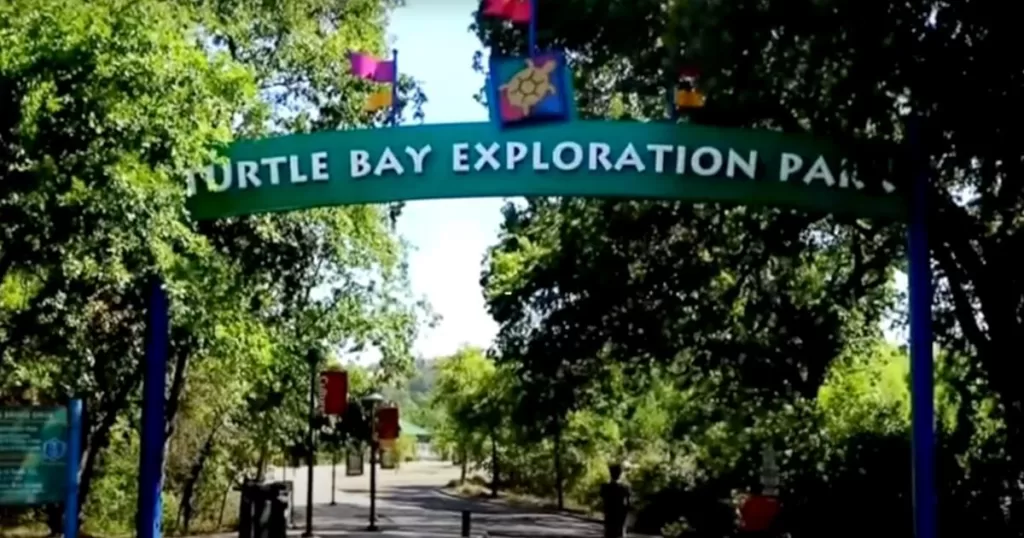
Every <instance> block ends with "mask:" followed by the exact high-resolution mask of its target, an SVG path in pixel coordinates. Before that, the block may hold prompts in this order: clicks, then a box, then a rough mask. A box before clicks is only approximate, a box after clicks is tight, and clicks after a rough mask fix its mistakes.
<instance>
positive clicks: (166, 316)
mask: <svg viewBox="0 0 1024 538" xmlns="http://www.w3.org/2000/svg"><path fill="white" fill-rule="evenodd" d="M147 294H148V298H147V302H148V309H147V312H146V329H147V331H146V356H145V364H143V366H142V368H143V377H142V440H141V441H142V442H141V450H140V452H139V511H138V516H137V517H138V519H137V520H136V526H137V529H136V531H137V536H138V537H139V538H161V529H160V523H161V519H162V517H163V506H162V499H161V495H160V493H161V490H162V485H163V476H164V435H165V431H166V430H165V421H166V417H165V416H164V406H165V403H166V388H167V387H166V385H167V349H168V347H169V343H170V342H169V338H170V312H169V306H168V300H167V291H166V290H164V287H163V282H162V281H161V279H160V278H158V277H154V278H153V279H152V280H151V281H150V283H149V285H148V289H147Z"/></svg>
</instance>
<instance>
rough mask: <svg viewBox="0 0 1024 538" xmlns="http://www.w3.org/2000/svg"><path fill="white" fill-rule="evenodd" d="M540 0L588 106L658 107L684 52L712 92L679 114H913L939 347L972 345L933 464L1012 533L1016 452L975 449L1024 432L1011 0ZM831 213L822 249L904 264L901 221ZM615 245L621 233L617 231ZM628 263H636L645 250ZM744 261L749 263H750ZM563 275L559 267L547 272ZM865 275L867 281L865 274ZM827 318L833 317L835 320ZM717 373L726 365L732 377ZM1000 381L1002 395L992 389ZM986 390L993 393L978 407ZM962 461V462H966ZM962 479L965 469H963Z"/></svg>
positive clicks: (503, 39)
mask: <svg viewBox="0 0 1024 538" xmlns="http://www.w3.org/2000/svg"><path fill="white" fill-rule="evenodd" d="M542 9H543V13H544V15H543V17H540V19H539V21H540V23H539V28H538V41H539V44H540V46H542V47H546V46H555V47H560V48H565V49H567V50H568V51H569V57H570V58H571V59H572V63H573V68H574V73H575V75H576V77H575V78H576V88H577V95H578V100H579V103H580V106H581V109H582V111H583V113H584V114H587V115H589V116H597V117H602V116H620V117H633V118H659V117H663V116H664V114H663V112H662V103H663V102H664V97H663V96H664V92H665V88H666V86H667V85H668V84H669V83H671V82H672V81H673V79H674V78H675V74H676V73H677V72H678V69H679V68H681V67H683V66H691V67H696V68H697V69H699V70H700V72H701V73H702V75H701V82H700V83H701V86H702V89H703V90H704V91H705V92H706V93H707V94H708V96H709V100H708V105H707V106H706V107H705V108H704V109H702V110H700V111H697V112H694V113H692V114H690V115H689V117H687V118H684V121H693V122H699V123H706V124H712V125H728V126H737V127H758V128H768V129H775V130H782V131H788V132H807V133H811V134H814V135H819V136H829V137H832V138H835V139H838V140H840V141H842V140H851V139H871V140H877V141H887V142H890V143H904V142H905V141H906V138H907V136H906V134H907V128H906V126H907V123H908V120H909V118H911V117H916V118H918V119H919V121H920V122H921V124H920V130H919V132H920V133H921V134H922V140H921V143H922V145H923V147H924V148H925V150H926V153H927V154H928V157H929V158H928V163H927V164H928V168H929V170H930V172H931V176H932V179H933V184H932V192H931V200H930V202H931V205H932V209H933V212H932V215H931V216H932V219H931V223H932V239H931V248H932V255H933V264H934V267H935V268H936V269H937V271H936V281H935V286H936V289H937V292H938V301H937V304H936V312H935V321H936V323H937V328H938V329H939V330H938V334H937V336H938V340H939V341H940V342H941V343H942V345H943V346H944V347H946V348H948V349H949V350H951V351H953V352H954V353H958V354H963V355H964V356H966V357H969V358H968V359H966V360H967V362H969V363H970V364H969V365H965V366H963V367H956V368H957V369H959V373H960V375H958V376H957V379H956V380H955V382H954V384H953V388H954V390H955V392H956V394H957V398H958V400H959V402H960V405H959V411H958V413H959V414H960V416H961V420H959V421H958V422H957V424H958V426H957V429H956V431H955V432H952V434H951V436H950V437H949V438H947V439H945V440H944V448H945V449H944V451H943V455H944V456H945V459H944V460H943V461H944V462H947V463H943V469H944V471H943V472H944V476H946V477H947V479H948V480H949V483H948V487H945V486H944V487H943V488H942V489H943V491H948V492H950V493H949V499H948V500H944V501H943V503H945V504H944V505H945V506H956V507H962V506H967V505H971V506H981V505H987V506H988V508H984V509H980V508H979V510H980V511H978V512H975V513H976V514H982V513H984V514H986V515H984V516H981V515H979V516H978V517H983V518H984V519H985V520H986V521H987V522H990V523H985V524H992V525H1005V524H1006V522H1005V521H1003V522H999V523H997V521H999V520H1000V519H1005V518H1007V517H1009V518H1011V519H1013V521H1014V523H1011V524H1009V525H1010V527H1011V528H1012V529H1013V530H1012V532H1013V533H1015V534H1019V532H1020V525H1021V523H1020V518H1019V517H1016V516H1014V515H1013V514H1016V513H1017V512H1019V510H1020V508H1019V506H1020V503H1021V499H1022V495H1021V492H1020V488H1018V487H1016V486H1006V485H1005V482H1000V481H998V480H994V477H995V475H999V474H1000V473H1005V474H1004V476H1014V477H1019V476H1020V475H1021V469H1020V467H1019V465H1018V464H1017V463H1009V464H1008V467H1006V468H1002V470H1001V471H1000V470H997V468H996V467H991V466H990V464H988V463H983V460H984V459H987V458H988V456H985V457H983V458H982V460H977V459H972V458H978V457H982V456H979V453H978V447H979V446H986V449H985V450H993V451H994V452H992V457H994V458H996V459H998V456H996V454H999V453H1004V452H1003V451H1004V450H1005V451H1007V452H1006V453H1016V452H1019V451H1020V446H1021V442H1022V439H1024V433H1022V432H1024V427H1022V424H1024V421H1022V420H1021V419H1022V418H1024V417H1022V413H1024V404H1022V402H1024V393H1022V392H1021V391H1020V389H1019V388H1018V387H1016V385H1014V384H1013V383H1012V382H1011V381H1010V379H1012V374H1011V373H1010V369H1011V368H1012V366H1011V364H1012V361H1010V360H1008V359H1007V357H1006V354H1005V351H1004V350H1005V349H1010V346H1012V345H1013V343H1014V342H1015V340H1014V335H1015V334H1016V333H1019V331H1020V328H1021V324H1022V323H1024V315H1022V308H1024V307H1022V306H1021V305H1022V304H1024V300H1022V298H1024V295H1022V294H1024V287H1022V286H1021V280H1020V278H1019V274H1018V273H1019V272H1016V271H1014V270H1013V269H1012V267H1013V265H1012V262H1011V261H1010V260H1009V258H1008V257H1007V256H1011V255H1012V254H1010V253H1011V252H1014V250H1016V249H1015V248H1014V246H1016V245H1019V243H1020V241H1021V239H1020V238H1021V233H1020V222H1019V219H1015V218H1013V217H1012V215H1016V214H1019V213H1020V210H1021V204H1022V202H1024V195H1022V191H1024V187H1022V185H1024V183H1022V182H1020V181H1018V180H1017V179H1016V176H1018V175H1020V170H1019V163H1020V162H1021V158H1020V157H1021V156H1020V150H1019V149H1018V148H1016V147H1015V146H1013V145H1012V144H1008V143H1007V141H1008V140H1012V139H1014V138H1015V137H1014V134H1015V133H1018V131H1019V129H1020V126H1019V125H1018V124H1019V122H1017V121H1016V120H1015V118H1013V117H1011V116H1012V115H1007V114H1005V113H1004V111H1005V110H1009V109H1011V107H1012V106H1013V104H1012V103H1015V102H1016V101H1017V100H1019V97H1020V92H1021V91H1022V89H1021V88H1022V87H1021V85H1020V80H1019V79H1020V72H1021V69H1020V65H1019V63H1020V60H1019V59H1009V60H1004V59H1003V57H1002V56H1001V55H1000V54H999V52H1000V51H1004V50H1007V48H1008V47H1010V46H1011V45H1010V43H1014V42H1015V41H1016V28H1015V26H1014V23H1013V22H1011V21H1012V20H1013V18H1012V15H1011V13H1010V12H1009V11H1008V9H1009V7H1008V6H1007V5H1002V4H999V3H991V2H989V3H979V2H970V1H967V0H953V1H948V2H938V3H936V2H924V1H913V0H911V1H906V2H895V3H893V2H847V1H844V0H825V1H818V0H815V1H807V2H797V3H793V2H780V1H768V2H762V1H753V0H751V1H740V2H728V3H722V2H686V1H682V0H680V1H672V2H668V3H667V4H666V3H664V2H655V1H641V2H629V3H625V2H600V3H597V2H592V1H589V0H570V1H567V2H559V3H555V4H551V5H548V4H544V6H543V8H542ZM613 29H614V30H613ZM477 30H478V33H479V35H480V36H481V39H482V41H483V42H484V43H487V44H489V45H491V46H492V47H493V49H492V50H494V51H498V52H502V53H508V52H512V51H514V50H521V47H522V43H523V37H524V36H523V35H522V33H521V32H517V31H509V30H508V29H507V28H505V27H504V26H502V25H499V24H494V23H492V22H491V21H486V22H485V21H481V23H480V24H479V25H478V26H477ZM968 102H969V103H970V104H967V103H968ZM535 204H536V202H535ZM613 207H619V208H621V207H622V206H613ZM695 211H697V212H699V211H701V210H700V209H697V210H695ZM710 211H711V212H712V213H715V214H718V215H720V216H721V218H723V220H725V219H726V216H728V215H735V214H736V213H737V212H738V211H737V210H724V209H719V208H711V209H710ZM746 212H747V213H751V214H755V215H757V219H756V221H755V222H757V221H760V223H761V224H760V225H759V226H761V227H762V228H763V230H769V229H777V228H776V226H778V225H779V223H780V219H782V220H781V222H784V221H785V220H786V219H793V217H792V216H789V215H790V214H789V213H788V212H778V211H764V210H759V211H749V210H748V211H746ZM796 220H797V221H799V220H800V219H799V218H797V219H796ZM587 222H588V224H589V223H591V222H592V221H587ZM693 222H694V221H693V220H691V219H689V218H687V219H678V220H674V221H673V220H669V221H668V222H665V223H663V224H661V225H660V226H658V229H659V230H662V231H666V230H668V229H669V227H670V226H676V227H677V229H678V230H679V231H680V232H681V233H682V232H683V231H685V230H691V229H692V230H694V231H696V232H699V234H700V235H701V236H702V237H703V236H705V235H706V234H708V233H709V232H711V233H714V230H708V228H707V227H705V226H693V225H692V224H693ZM812 222H813V221H812ZM827 222H829V221H828V220H825V221H820V223H827ZM841 224H842V225H841V226H838V227H837V229H838V230H837V231H838V232H839V234H840V235H841V236H842V237H845V238H846V239H844V240H842V241H838V240H836V241H834V242H833V243H832V245H833V246H834V249H833V250H836V251H841V250H843V249H842V247H841V245H844V244H845V245H847V246H848V247H849V246H854V245H856V244H858V243H860V244H861V245H865V244H866V245H872V247H871V250H872V251H873V252H872V254H873V255H872V256H870V257H865V258H863V259H862V260H861V262H860V264H859V266H860V267H867V266H871V267H873V269H872V270H871V271H870V273H875V274H883V273H884V272H885V271H888V270H891V269H892V268H895V267H899V266H900V265H901V262H900V259H899V255H900V254H901V252H900V249H899V245H898V242H897V241H898V239H897V236H898V235H899V234H900V233H901V232H902V230H901V229H900V228H899V227H898V226H893V225H889V224H885V223H874V224H867V223H853V222H843V223H841ZM789 229H790V230H792V232H790V233H784V232H783V233H780V235H779V237H780V238H781V239H783V240H784V241H790V240H791V239H792V238H793V235H792V233H794V232H795V231H796V230H799V229H803V230H805V231H807V232H811V233H812V235H813V234H817V233H818V232H816V231H814V230H815V226H813V225H812V226H809V225H808V222H807V221H806V220H805V222H804V223H803V224H800V223H799V222H797V223H796V226H794V227H793V228H789ZM562 235H563V236H564V235H565V234H562ZM598 235H599V234H598V233H595V234H594V236H598ZM636 236H639V234H636ZM751 239H753V244H754V245H760V241H763V240H765V238H764V237H763V236H760V234H758V235H756V236H755V237H753V238H751ZM610 243H611V245H614V246H616V247H617V246H618V245H619V243H620V241H618V240H613V241H610ZM656 244H657V243H656ZM744 244H751V243H750V242H748V241H745V242H744ZM609 248H610V249H611V248H612V247H609ZM657 248H658V247H657V246H654V247H652V249H651V250H653V251H656V250H657ZM757 248H760V246H758V247H757ZM504 250H505V251H509V250H511V249H510V248H507V247H506V248H505V249H504ZM849 250H851V251H854V252H855V250H853V249H849ZM792 252H803V253H807V252H808V251H807V249H806V245H799V244H794V250H793V251H792ZM695 254H701V253H700V252H697V253H695ZM801 255H805V254H801ZM838 259H840V260H841V259H842V257H840V258H838ZM636 265H637V266H638V267H641V268H643V270H646V267H647V266H646V264H643V263H640V262H638V263H637V264H636ZM849 265H850V262H849V261H847V262H844V263H843V265H842V266H843V267H844V268H845V269H843V270H849ZM857 266H858V264H857V263H854V267H857ZM833 270H834V269H833ZM533 272H535V273H536V272H539V271H538V270H534V271H533ZM737 273H739V274H751V271H750V270H749V269H746V268H744V270H742V271H737ZM689 276H690V275H687V278H689ZM567 280H568V279H566V278H561V279H559V280H558V284H559V285H561V284H564V283H565V282H566V281H567ZM783 280H785V279H783ZM609 281H612V282H614V281H615V280H614V279H612V278H610V279H609ZM856 281H857V280H856V279H853V282H856ZM666 282H670V281H669V280H666ZM859 287H865V288H870V286H864V285H863V284H861V285H860V286H859ZM552 288H553V287H544V288H541V289H552ZM558 289H560V290H561V289H562V288H558ZM591 289H594V288H591ZM825 289H831V288H825ZM840 289H842V288H840ZM673 290H674V288H673ZM603 291H604V290H603V289H602V292H603ZM577 293H579V292H577ZM774 293H776V294H777V295H781V297H780V300H782V301H788V300H789V299H788V297H789V294H788V293H786V292H785V291H782V290H777V291H775V292H774ZM639 296H640V297H643V295H639ZM826 296H832V297H836V298H837V299H838V300H839V301H838V302H839V303H840V304H839V306H838V307H837V308H836V309H835V310H834V311H832V312H829V311H828V310H826V311H824V312H822V311H820V310H811V311H812V312H816V313H815V314H813V315H811V316H810V319H822V320H828V319H829V318H830V317H832V318H833V320H834V319H835V318H834V316H838V317H839V318H846V317H848V316H851V315H853V316H857V317H864V319H863V321H864V322H868V323H867V326H869V327H870V325H871V324H872V319H871V318H872V316H871V315H865V314H863V313H857V310H847V307H848V306H849V305H850V303H848V302H845V301H846V300H847V299H846V297H849V296H846V295H843V294H839V293H835V291H834V290H833V291H830V292H827V295H826ZM658 297H665V295H664V294H662V295H659V296H658ZM511 302H515V299H512V300H511ZM728 304H733V305H735V303H731V302H730V303H728ZM819 304H821V306H824V303H819ZM794 306H795V305H794ZM862 306H863V305H862ZM745 310H747V309H745ZM844 310H846V312H845V313H843V314H838V313H839V312H842V311H844ZM590 311H592V312H600V314H601V315H604V313H605V312H606V311H603V310H601V309H599V308H591V309H590ZM871 311H872V309H870V308H869V309H868V312H871ZM702 312H703V311H702ZM820 314H824V318H821V317H819V315H820ZM648 316H649V317H648V318H647V319H650V318H655V319H674V318H672V317H662V318H659V317H658V316H656V315H654V314H653V313H652V312H650V311H648ZM549 319H550V318H549ZM629 319H631V320H634V321H635V320H638V319H644V318H637V317H631V318H629ZM684 319H685V318H684ZM712 319H716V321H717V319H718V318H712ZM550 324H551V325H553V323H550ZM829 325H831V326H832V328H833V329H834V327H835V323H834V321H833V322H830V323H829ZM599 326H600V325H599ZM746 326H747V327H750V326H751V325H749V324H746ZM645 329H647V330H645V331H644V335H645V338H650V337H654V338H656V339H657V338H658V337H659V333H657V332H651V331H650V330H649V328H645ZM729 330H730V331H732V330H734V329H732V328H731V327H730V329H729ZM829 333H832V334H835V331H834V330H829V327H828V326H826V327H820V328H819V336H821V335H826V334H829ZM803 336H804V335H803V334H801V335H800V338H801V340H802V339H803ZM812 336H814V335H812ZM816 340H817V341H818V342H820V343H821V344H826V345H825V347H822V348H819V349H821V351H825V352H826V353H823V354H822V355H820V357H821V358H824V357H825V356H827V355H834V353H829V352H827V351H828V350H827V348H828V347H833V345H832V344H828V343H827V342H821V338H820V337H819V338H816ZM598 341H600V339H598ZM728 355H729V354H726V357H728ZM732 356H734V357H735V356H736V355H735V354H732ZM802 360H803V359H802ZM787 368H788V367H787ZM823 371H824V370H823V369H822V368H820V367H819V368H814V369H812V370H809V371H808V372H807V373H808V374H811V375H808V376H807V377H806V378H801V379H800V380H799V381H800V383H798V384H797V385H795V386H796V387H799V386H801V385H802V386H803V387H805V390H803V391H801V392H802V393H803V394H807V393H808V392H809V391H810V389H811V388H812V387H813V386H814V384H815V383H817V382H820V379H821V378H820V376H818V375H814V374H815V373H818V374H820V373H821V372H823ZM782 373H784V372H782ZM723 377H725V379H726V380H729V379H730V377H731V376H729V375H723ZM771 377H772V378H773V379H778V378H777V377H776V376H771ZM782 379H786V377H783V378H782ZM789 379H790V383H792V382H793V381H792V378H791V377H789ZM993 393H994V394H995V395H996V396H997V401H996V402H994V403H991V402H990V400H989V397H990V395H991V394H993ZM990 403H991V405H994V407H989V405H990ZM980 409H989V410H990V411H991V413H993V414H995V415H996V416H997V417H998V418H999V422H1000V424H1002V425H1001V426H996V427H995V431H996V432H997V433H996V434H994V436H991V435H990V432H988V431H987V430H986V428H988V427H990V426H985V427H982V426H981V425H982V424H987V423H984V422H979V421H978V420H977V413H978V410H980ZM1002 428H1005V430H1002ZM998 432H1003V433H998ZM1004 434H1005V445H1003V446H999V447H996V446H993V445H991V444H989V443H990V441H981V440H980V439H981V438H987V439H993V441H991V443H995V444H996V445H998V444H999V442H1000V441H998V440H997V439H999V438H1001V437H1002V436H1003V435H1004ZM957 458H959V460H957ZM964 458H968V459H964ZM968 461H971V462H974V463H969V462H968ZM965 462H968V463H965ZM965 466H970V467H971V469H972V470H973V471H972V472H966V469H965ZM981 469H986V471H985V473H988V472H991V473H993V474H992V475H986V476H991V478H985V477H983V476H982V474H981V473H980V470H981ZM964 476H970V477H971V478H970V480H966V479H962V477H964ZM1011 481H1012V482H1017V479H1013V480H1011ZM997 498H1003V499H1013V500H1012V501H1008V502H1009V503H1010V504H1011V506H1012V507H1011V508H1010V509H1009V513H1010V514H1011V515H1010V516H994V515H991V514H992V511H993V510H995V507H996V506H997V505H999V503H1000V502H1001V501H998V500H996V499H997ZM943 516H944V518H948V520H949V521H947V522H946V523H944V526H946V527H949V528H957V527H956V525H957V523H956V520H957V519H958V518H959V519H961V520H963V521H966V520H967V519H968V518H962V517H960V516H961V513H959V512H957V513H956V514H954V513H953V511H948V512H947V511H945V510H944V511H943ZM975 521H980V520H975ZM965 524H966V523H959V525H965ZM978 524H979V525H980V522H979V523H978ZM997 528H1001V529H1005V527H997Z"/></svg>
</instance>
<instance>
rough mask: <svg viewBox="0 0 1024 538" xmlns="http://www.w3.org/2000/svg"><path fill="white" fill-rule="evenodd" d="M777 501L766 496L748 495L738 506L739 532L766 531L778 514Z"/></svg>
mask: <svg viewBox="0 0 1024 538" xmlns="http://www.w3.org/2000/svg"><path fill="white" fill-rule="evenodd" d="M780 508H781V506H780V505H779V500H778V499H776V498H775V497H769V496H766V495H750V496H748V497H747V498H746V499H744V500H743V504H741V505H740V530H743V531H746V532H760V531H765V530H768V528H769V527H771V525H772V523H773V522H774V521H775V516H777V515H778V514H779V509H780Z"/></svg>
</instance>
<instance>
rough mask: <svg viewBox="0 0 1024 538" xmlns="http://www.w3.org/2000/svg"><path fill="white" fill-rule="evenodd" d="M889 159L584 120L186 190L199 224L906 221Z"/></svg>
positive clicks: (223, 172) (346, 157) (337, 157)
mask: <svg viewBox="0 0 1024 538" xmlns="http://www.w3.org/2000/svg"><path fill="white" fill-rule="evenodd" d="M889 157H891V156H889V155H885V154H884V153H882V152H879V151H877V148H875V149H868V148H855V149H851V148H839V147H838V146H836V145H834V144H830V143H828V142H825V141H821V140H817V139H813V138H810V137H804V136H800V135H787V134H783V133H777V132H772V131H750V130H738V129H727V128H717V127H706V126H697V125H685V124H666V123H639V122H614V121H576V122H567V123H555V124H547V125H538V126H532V127H528V128H520V129H509V130H499V129H495V128H494V126H493V125H492V124H490V123H476V124H449V125H421V126H414V127H393V128H388V129H353V130H347V131H331V132H320V133H313V134H299V135H290V136H282V137H276V138H267V139H262V140H245V141H239V142H236V143H235V144H233V145H231V146H230V147H229V148H228V149H227V151H226V156H225V159H224V160H223V161H222V162H219V163H215V164H213V165H210V166H207V167H205V168H203V169H201V170H198V171H196V172H194V173H193V174H190V175H189V177H188V178H187V182H188V190H189V193H190V195H191V197H190V199H189V208H190V210H191V212H192V215H193V217H195V218H197V219H212V218H220V217H230V216H237V215H248V214H253V213H264V212H274V211H288V210H294V209H306V208H312V207H322V206H334V205H344V204H364V203H383V202H393V201H402V200H417V199H437V198H469V197H500V196H594V197H617V198H649V199H672V200H687V201H692V202H726V203H735V204H743V205H783V206H790V207H800V208H804V209H809V210H820V211H827V212H831V213H842V214H851V215H854V216H859V217H878V218H884V219H903V218H905V217H906V214H907V207H906V198H905V197H904V196H902V193H897V192H896V190H897V189H896V184H895V182H894V181H895V180H894V179H893V178H892V173H893V170H892V169H891V166H890V163H891V160H890V159H889Z"/></svg>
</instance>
